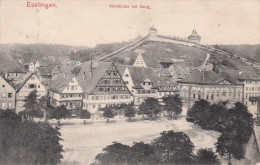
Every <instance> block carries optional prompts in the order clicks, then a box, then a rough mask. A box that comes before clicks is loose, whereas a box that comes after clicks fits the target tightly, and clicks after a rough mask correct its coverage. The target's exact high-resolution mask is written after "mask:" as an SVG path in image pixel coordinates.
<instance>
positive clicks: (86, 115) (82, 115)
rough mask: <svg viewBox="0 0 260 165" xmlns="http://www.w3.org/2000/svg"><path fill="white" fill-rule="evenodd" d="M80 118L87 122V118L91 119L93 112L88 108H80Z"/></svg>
mask: <svg viewBox="0 0 260 165" xmlns="http://www.w3.org/2000/svg"><path fill="white" fill-rule="evenodd" d="M79 118H80V119H84V124H86V119H90V118H91V114H90V112H89V111H88V110H80V111H79Z"/></svg>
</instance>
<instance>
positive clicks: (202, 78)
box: [202, 70, 204, 83]
mask: <svg viewBox="0 0 260 165" xmlns="http://www.w3.org/2000/svg"><path fill="white" fill-rule="evenodd" d="M202 83H204V70H202Z"/></svg>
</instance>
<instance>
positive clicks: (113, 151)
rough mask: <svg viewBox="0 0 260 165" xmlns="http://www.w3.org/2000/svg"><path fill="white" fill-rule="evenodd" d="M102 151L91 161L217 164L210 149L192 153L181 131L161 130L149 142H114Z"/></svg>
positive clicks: (215, 157) (191, 144) (100, 162)
mask: <svg viewBox="0 0 260 165" xmlns="http://www.w3.org/2000/svg"><path fill="white" fill-rule="evenodd" d="M103 151H104V152H103V153H100V154H98V155H97V156H96V159H95V162H94V163H93V164H95V165H97V164H137V165H143V164H151V165H152V164H154V165H156V164H220V163H219V160H218V158H217V156H216V154H215V153H214V152H213V151H212V150H211V149H207V148H206V149H199V150H198V151H197V154H194V153H193V151H194V145H193V143H192V142H191V141H190V138H189V136H187V135H186V134H185V133H183V132H174V131H167V132H166V131H164V132H162V133H161V136H160V137H158V138H156V139H154V140H153V141H152V142H151V143H150V144H148V143H143V142H139V143H136V142H135V143H134V144H133V145H132V146H128V145H124V144H121V143H118V142H114V143H113V144H112V145H109V146H107V147H105V148H104V149H103Z"/></svg>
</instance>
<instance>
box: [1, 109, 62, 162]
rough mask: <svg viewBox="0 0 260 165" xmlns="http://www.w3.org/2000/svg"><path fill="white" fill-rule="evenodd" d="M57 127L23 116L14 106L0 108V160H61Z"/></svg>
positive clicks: (60, 146)
mask: <svg viewBox="0 0 260 165" xmlns="http://www.w3.org/2000/svg"><path fill="white" fill-rule="evenodd" d="M60 136H61V134H60V132H59V128H57V127H56V128H53V127H51V126H50V125H49V124H48V123H42V122H38V123H36V122H33V121H32V120H24V121H22V118H21V116H20V115H17V114H16V113H15V111H14V110H9V109H7V110H1V109H0V164H5V165H12V164H17V165H18V164H60V163H61V159H62V158H63V156H62V152H64V151H63V149H62V145H61V144H60V141H61V140H62V139H61V138H60Z"/></svg>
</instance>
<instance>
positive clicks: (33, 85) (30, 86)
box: [28, 84, 36, 89]
mask: <svg viewBox="0 0 260 165" xmlns="http://www.w3.org/2000/svg"><path fill="white" fill-rule="evenodd" d="M35 87H36V85H35V84H29V86H28V88H29V89H32V88H35Z"/></svg>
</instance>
